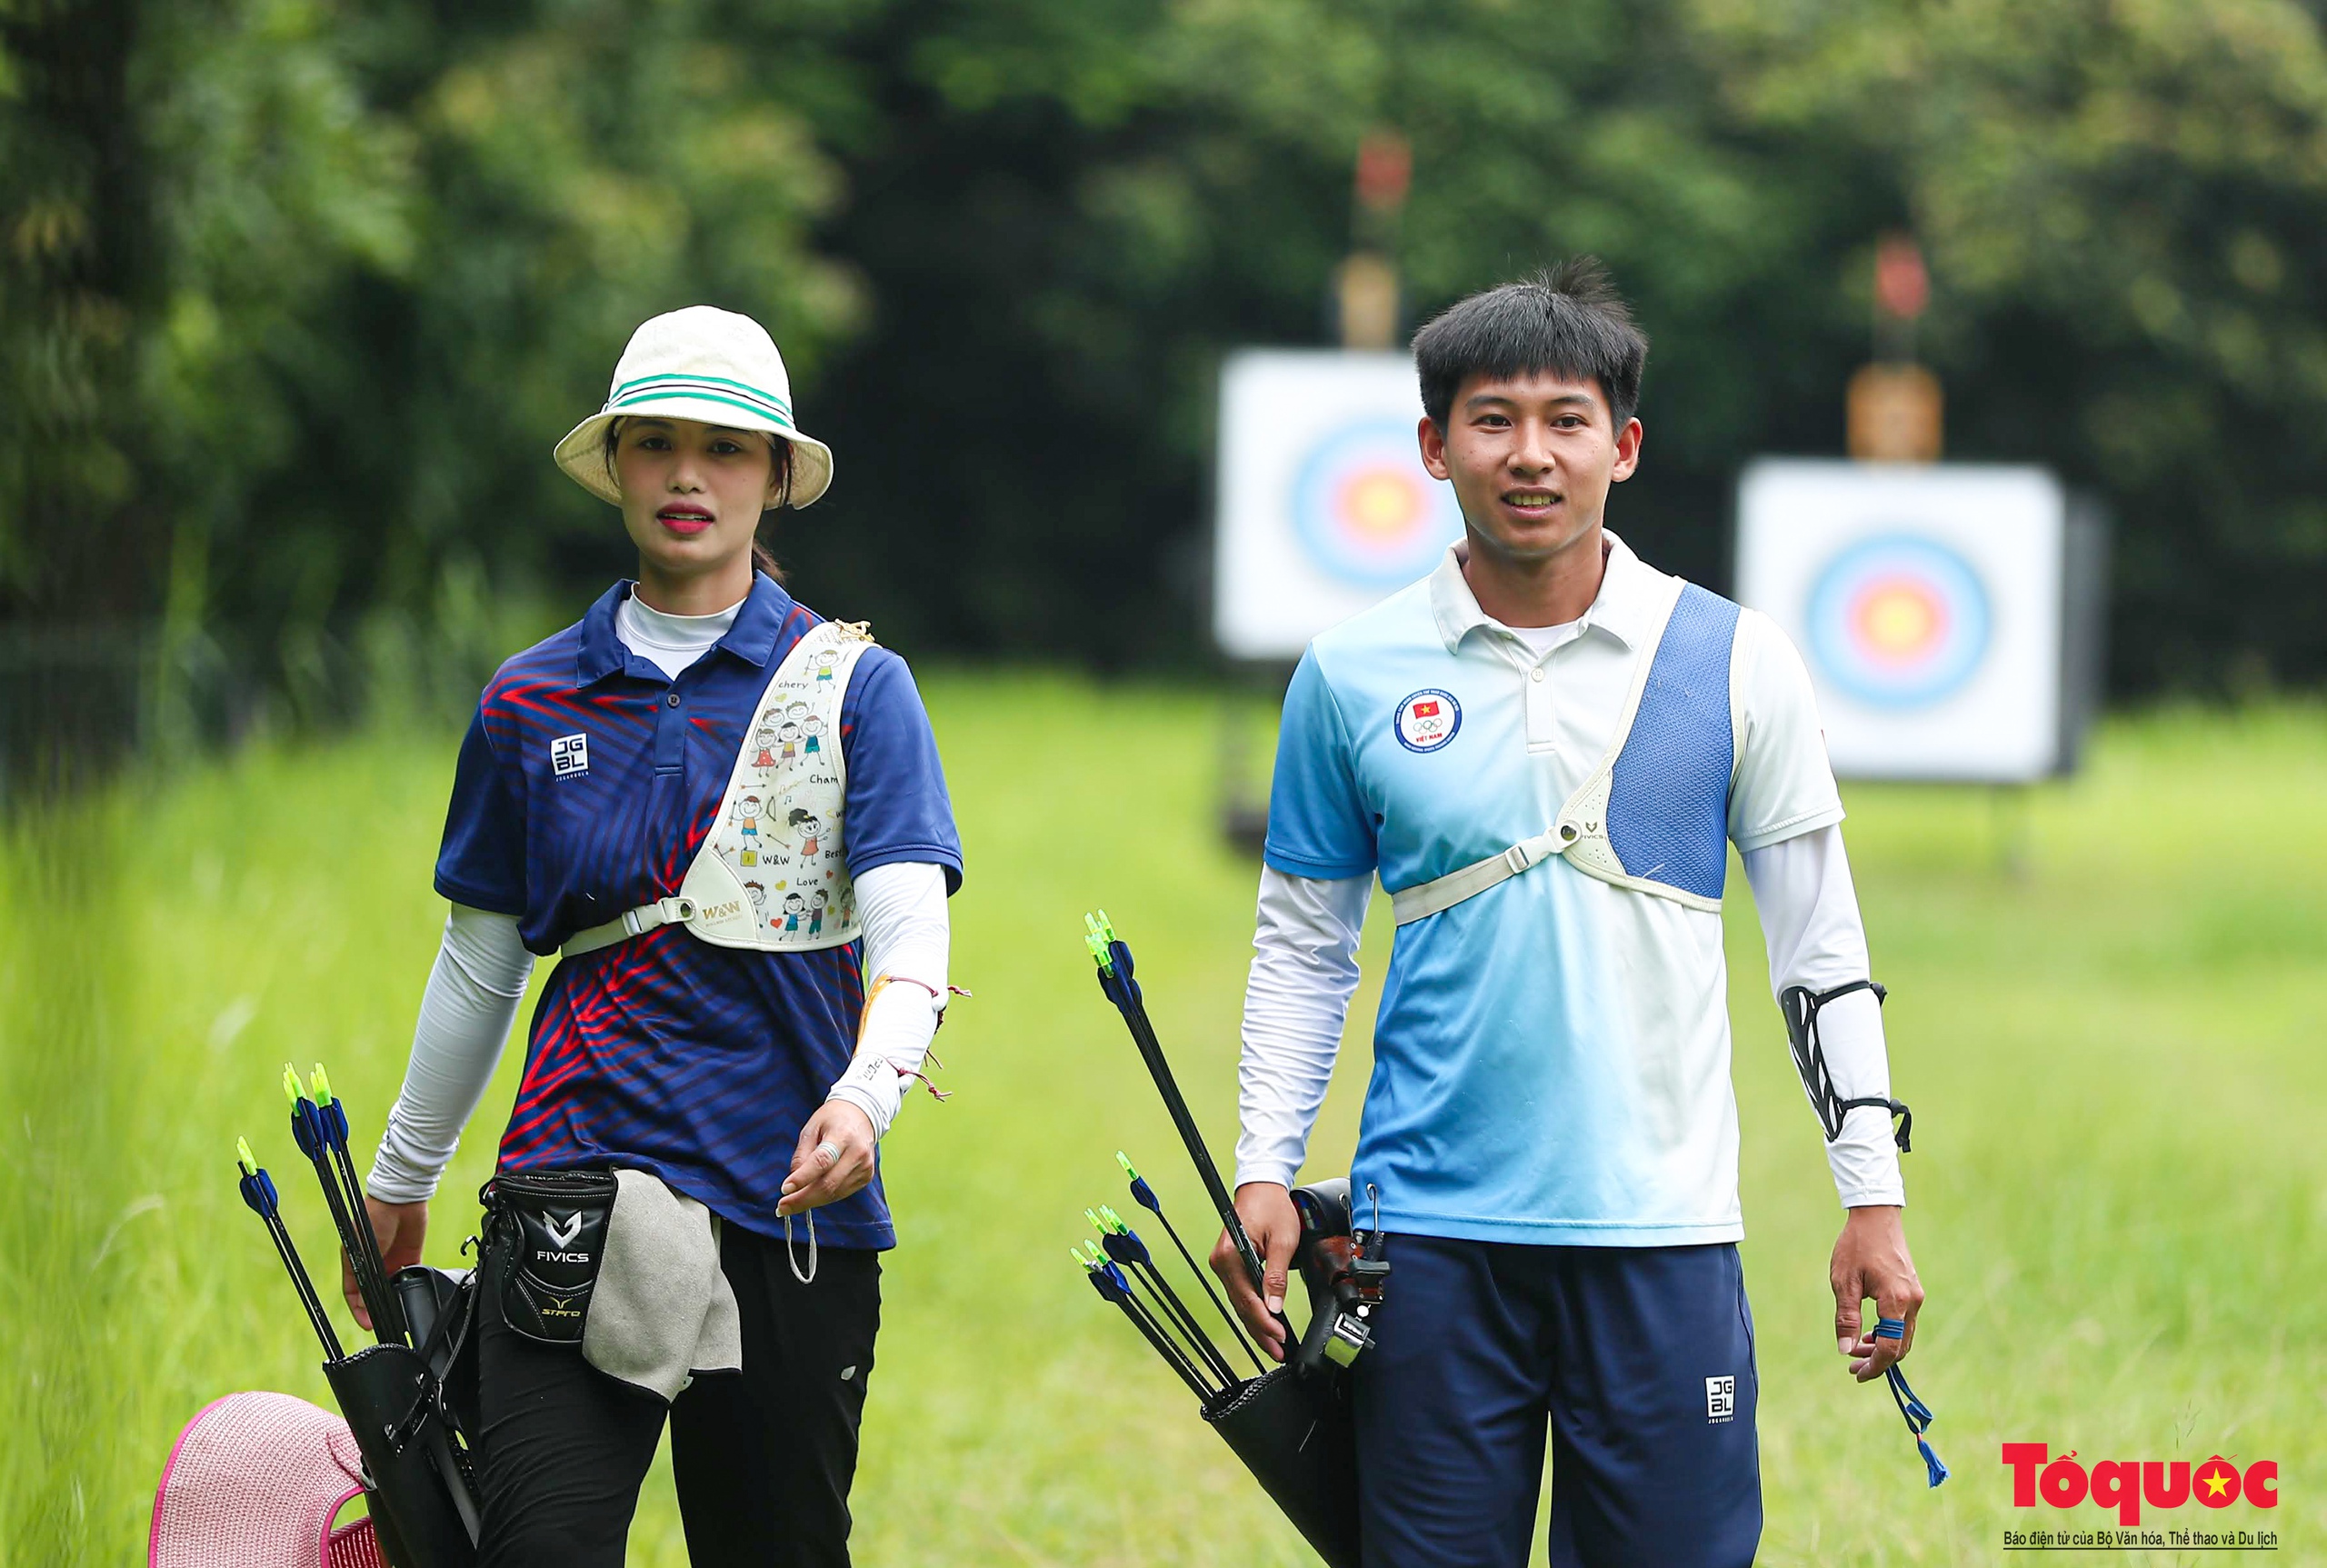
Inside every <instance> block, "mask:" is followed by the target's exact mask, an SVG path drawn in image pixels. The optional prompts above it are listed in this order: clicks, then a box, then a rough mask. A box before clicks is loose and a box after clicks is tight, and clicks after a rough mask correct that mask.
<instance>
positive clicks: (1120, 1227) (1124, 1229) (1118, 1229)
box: [1099, 1203, 1131, 1236]
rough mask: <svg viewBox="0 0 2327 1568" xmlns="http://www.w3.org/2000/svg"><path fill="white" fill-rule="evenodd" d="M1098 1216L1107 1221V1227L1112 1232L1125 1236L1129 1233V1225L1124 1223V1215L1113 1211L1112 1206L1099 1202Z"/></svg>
mask: <svg viewBox="0 0 2327 1568" xmlns="http://www.w3.org/2000/svg"><path fill="white" fill-rule="evenodd" d="M1099 1217H1100V1218H1101V1219H1102V1220H1104V1221H1105V1222H1106V1223H1107V1228H1108V1229H1109V1230H1111V1231H1113V1232H1114V1233H1115V1234H1117V1235H1119V1236H1126V1235H1129V1234H1130V1233H1131V1227H1130V1226H1129V1225H1127V1224H1125V1223H1124V1217H1123V1216H1122V1215H1121V1214H1119V1213H1115V1211H1114V1208H1113V1207H1111V1206H1110V1205H1108V1204H1106V1203H1101V1204H1100V1205H1099Z"/></svg>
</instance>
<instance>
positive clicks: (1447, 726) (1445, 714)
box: [1392, 686, 1463, 752]
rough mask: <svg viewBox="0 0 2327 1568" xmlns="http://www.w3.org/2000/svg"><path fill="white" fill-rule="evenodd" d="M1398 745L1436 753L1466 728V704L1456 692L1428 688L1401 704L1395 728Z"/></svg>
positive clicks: (1412, 749) (1415, 750) (1411, 749)
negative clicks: (1464, 717)
mask: <svg viewBox="0 0 2327 1568" xmlns="http://www.w3.org/2000/svg"><path fill="white" fill-rule="evenodd" d="M1392 727H1393V729H1395V730H1396V731H1397V733H1398V744H1400V745H1402V746H1403V747H1405V748H1406V750H1408V751H1410V752H1434V751H1436V750H1437V749H1438V748H1439V747H1441V746H1443V745H1444V744H1446V743H1447V742H1448V741H1451V740H1453V738H1454V732H1455V731H1457V730H1459V729H1461V728H1462V727H1463V704H1460V703H1458V702H1456V701H1455V700H1454V694H1453V693H1452V692H1442V691H1440V690H1438V689H1437V688H1436V687H1434V686H1433V687H1425V688H1424V689H1423V690H1422V691H1419V692H1416V693H1414V694H1413V695H1412V696H1410V697H1408V698H1407V699H1406V700H1405V701H1404V702H1403V703H1400V704H1398V715H1397V718H1396V721H1395V722H1394V724H1393V725H1392Z"/></svg>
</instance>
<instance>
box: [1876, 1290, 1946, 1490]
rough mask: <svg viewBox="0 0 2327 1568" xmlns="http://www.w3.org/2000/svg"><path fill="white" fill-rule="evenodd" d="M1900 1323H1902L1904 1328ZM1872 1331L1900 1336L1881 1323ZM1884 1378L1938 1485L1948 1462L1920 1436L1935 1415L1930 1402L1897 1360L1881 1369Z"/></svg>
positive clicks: (1885, 1336) (1925, 1466)
mask: <svg viewBox="0 0 2327 1568" xmlns="http://www.w3.org/2000/svg"><path fill="white" fill-rule="evenodd" d="M1894 1321H1896V1320H1894V1319H1891V1318H1885V1319H1883V1323H1892V1322H1894ZM1903 1326H1904V1325H1902V1327H1903ZM1874 1333H1875V1337H1877V1338H1878V1339H1895V1338H1900V1337H1903V1336H1902V1335H1899V1334H1885V1333H1883V1328H1882V1326H1881V1325H1880V1324H1878V1325H1877V1326H1876V1328H1875V1331H1874ZM1883 1382H1885V1383H1888V1384H1890V1386H1891V1399H1892V1403H1895V1404H1896V1405H1898V1407H1899V1414H1900V1416H1901V1418H1902V1419H1903V1420H1904V1421H1905V1422H1906V1423H1907V1431H1908V1432H1909V1433H1912V1434H1913V1437H1914V1440H1915V1449H1916V1452H1918V1453H1921V1454H1922V1455H1923V1470H1924V1473H1926V1474H1927V1475H1929V1476H1930V1478H1931V1481H1930V1484H1932V1485H1933V1486H1936V1485H1938V1484H1939V1483H1941V1482H1942V1481H1944V1480H1946V1479H1947V1466H1946V1465H1945V1464H1944V1463H1942V1462H1941V1460H1940V1457H1939V1455H1938V1454H1936V1453H1933V1452H1932V1446H1931V1444H1930V1443H1927V1442H1925V1441H1924V1440H1923V1433H1925V1432H1927V1431H1929V1430H1930V1428H1931V1423H1933V1421H1935V1420H1937V1419H1938V1418H1937V1417H1936V1416H1934V1415H1933V1414H1932V1413H1931V1406H1930V1405H1928V1404H1925V1403H1923V1401H1922V1400H1920V1399H1918V1398H1916V1397H1915V1391H1914V1390H1913V1388H1911V1387H1909V1386H1908V1384H1907V1374H1906V1373H1903V1372H1901V1371H1900V1370H1899V1368H1898V1365H1897V1363H1893V1364H1892V1365H1890V1366H1888V1367H1886V1368H1884V1369H1883Z"/></svg>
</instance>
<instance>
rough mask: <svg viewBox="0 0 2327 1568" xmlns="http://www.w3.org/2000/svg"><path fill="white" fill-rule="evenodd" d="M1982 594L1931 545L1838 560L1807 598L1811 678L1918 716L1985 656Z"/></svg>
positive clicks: (1872, 546) (1887, 541)
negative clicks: (1815, 670)
mask: <svg viewBox="0 0 2327 1568" xmlns="http://www.w3.org/2000/svg"><path fill="white" fill-rule="evenodd" d="M1990 630H1991V619H1990V614H1989V610H1988V593H1987V590H1986V588H1985V587H1984V586H1983V585H1982V584H1981V582H1980V575H1979V574H1978V572H1976V571H1975V570H1973V568H1972V564H1971V563H1970V562H1968V561H1966V560H1965V559H1964V558H1963V556H1962V554H1959V553H1958V552H1956V551H1955V550H1952V549H1951V548H1949V547H1948V546H1947V545H1946V544H1942V543H1941V542H1939V541H1938V540H1935V539H1930V538H1923V537H1919V536H1916V535H1913V534H1888V535H1883V536H1880V537H1876V538H1873V539H1864V540H1861V541H1859V542H1858V543H1857V544H1853V545H1851V546H1849V547H1848V548H1846V549H1844V550H1843V551H1841V552H1839V553H1838V554H1835V555H1834V557H1833V559H1832V560H1831V561H1830V562H1829V563H1828V564H1827V565H1826V567H1825V569H1824V570H1823V572H1821V573H1819V574H1818V577H1817V580H1816V582H1815V584H1813V586H1812V588H1811V591H1810V604H1809V631H1810V638H1809V641H1810V653H1811V656H1812V657H1813V659H1815V660H1816V661H1817V664H1818V666H1819V673H1820V674H1823V675H1824V676H1825V677H1826V678H1827V679H1828V680H1830V681H1832V682H1833V684H1835V685H1836V686H1839V687H1841V688H1842V689H1843V691H1846V692H1848V693H1849V694H1851V695H1853V696H1854V697H1856V698H1858V699H1859V700H1860V701H1861V702H1864V703H1871V704H1875V705H1877V706H1881V707H1886V708H1893V709H1901V708H1921V707H1927V706H1929V705H1930V704H1933V703H1938V702H1942V701H1944V700H1945V699H1947V698H1948V697H1950V696H1952V695H1953V694H1955V693H1956V692H1958V691H1960V690H1962V687H1963V685H1964V684H1965V683H1966V682H1968V681H1969V680H1971V678H1972V675H1973V674H1975V673H1976V672H1977V671H1978V669H1979V667H1980V664H1981V661H1982V659H1984V658H1985V657H1986V655H1987V652H1988V646H1989V634H1990Z"/></svg>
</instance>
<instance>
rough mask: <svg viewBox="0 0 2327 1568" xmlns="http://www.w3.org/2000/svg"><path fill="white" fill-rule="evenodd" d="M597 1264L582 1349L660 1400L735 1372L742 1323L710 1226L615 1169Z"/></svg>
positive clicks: (709, 1218)
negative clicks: (705, 1378) (709, 1375)
mask: <svg viewBox="0 0 2327 1568" xmlns="http://www.w3.org/2000/svg"><path fill="white" fill-rule="evenodd" d="M614 1182H615V1184H616V1187H617V1191H616V1193H615V1194H614V1217H613V1218H612V1219H611V1220H610V1221H608V1222H607V1225H606V1252H605V1261H604V1263H602V1264H600V1265H599V1269H598V1283H597V1287H596V1288H595V1289H594V1290H593V1291H592V1292H591V1293H590V1315H589V1317H588V1318H587V1319H586V1320H585V1321H584V1323H583V1326H582V1353H583V1355H584V1357H586V1358H587V1359H588V1361H589V1363H590V1364H591V1365H592V1366H594V1367H596V1368H597V1369H598V1370H599V1371H600V1372H603V1373H606V1374H607V1375H608V1376H610V1377H618V1378H620V1379H622V1380H623V1381H624V1383H636V1384H637V1385H638V1386H639V1387H641V1388H646V1389H652V1390H654V1392H655V1393H658V1394H660V1395H662V1396H663V1398H664V1401H665V1402H666V1403H667V1402H668V1401H670V1400H671V1399H673V1398H674V1397H676V1396H677V1394H678V1392H679V1390H681V1389H682V1388H684V1387H685V1386H686V1384H687V1379H688V1378H689V1377H690V1376H692V1375H693V1374H694V1373H698V1372H740V1371H742V1370H743V1365H744V1335H743V1323H742V1320H741V1318H740V1317H739V1316H738V1315H737V1313H736V1310H735V1292H734V1289H733V1288H732V1287H731V1286H730V1285H729V1284H728V1283H727V1276H726V1275H725V1274H724V1273H721V1272H720V1269H719V1230H718V1224H719V1222H718V1221H717V1219H716V1218H714V1216H713V1214H712V1213H711V1211H710V1210H709V1209H706V1208H704V1206H703V1205H702V1204H701V1203H696V1202H695V1201H694V1199H693V1198H690V1197H685V1196H683V1195H682V1194H680V1193H674V1192H673V1191H672V1190H671V1189H670V1188H669V1187H667V1186H665V1185H664V1184H663V1182H662V1179H661V1178H660V1177H657V1176H651V1175H649V1174H646V1173H645V1172H644V1171H616V1172H615V1173H614Z"/></svg>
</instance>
